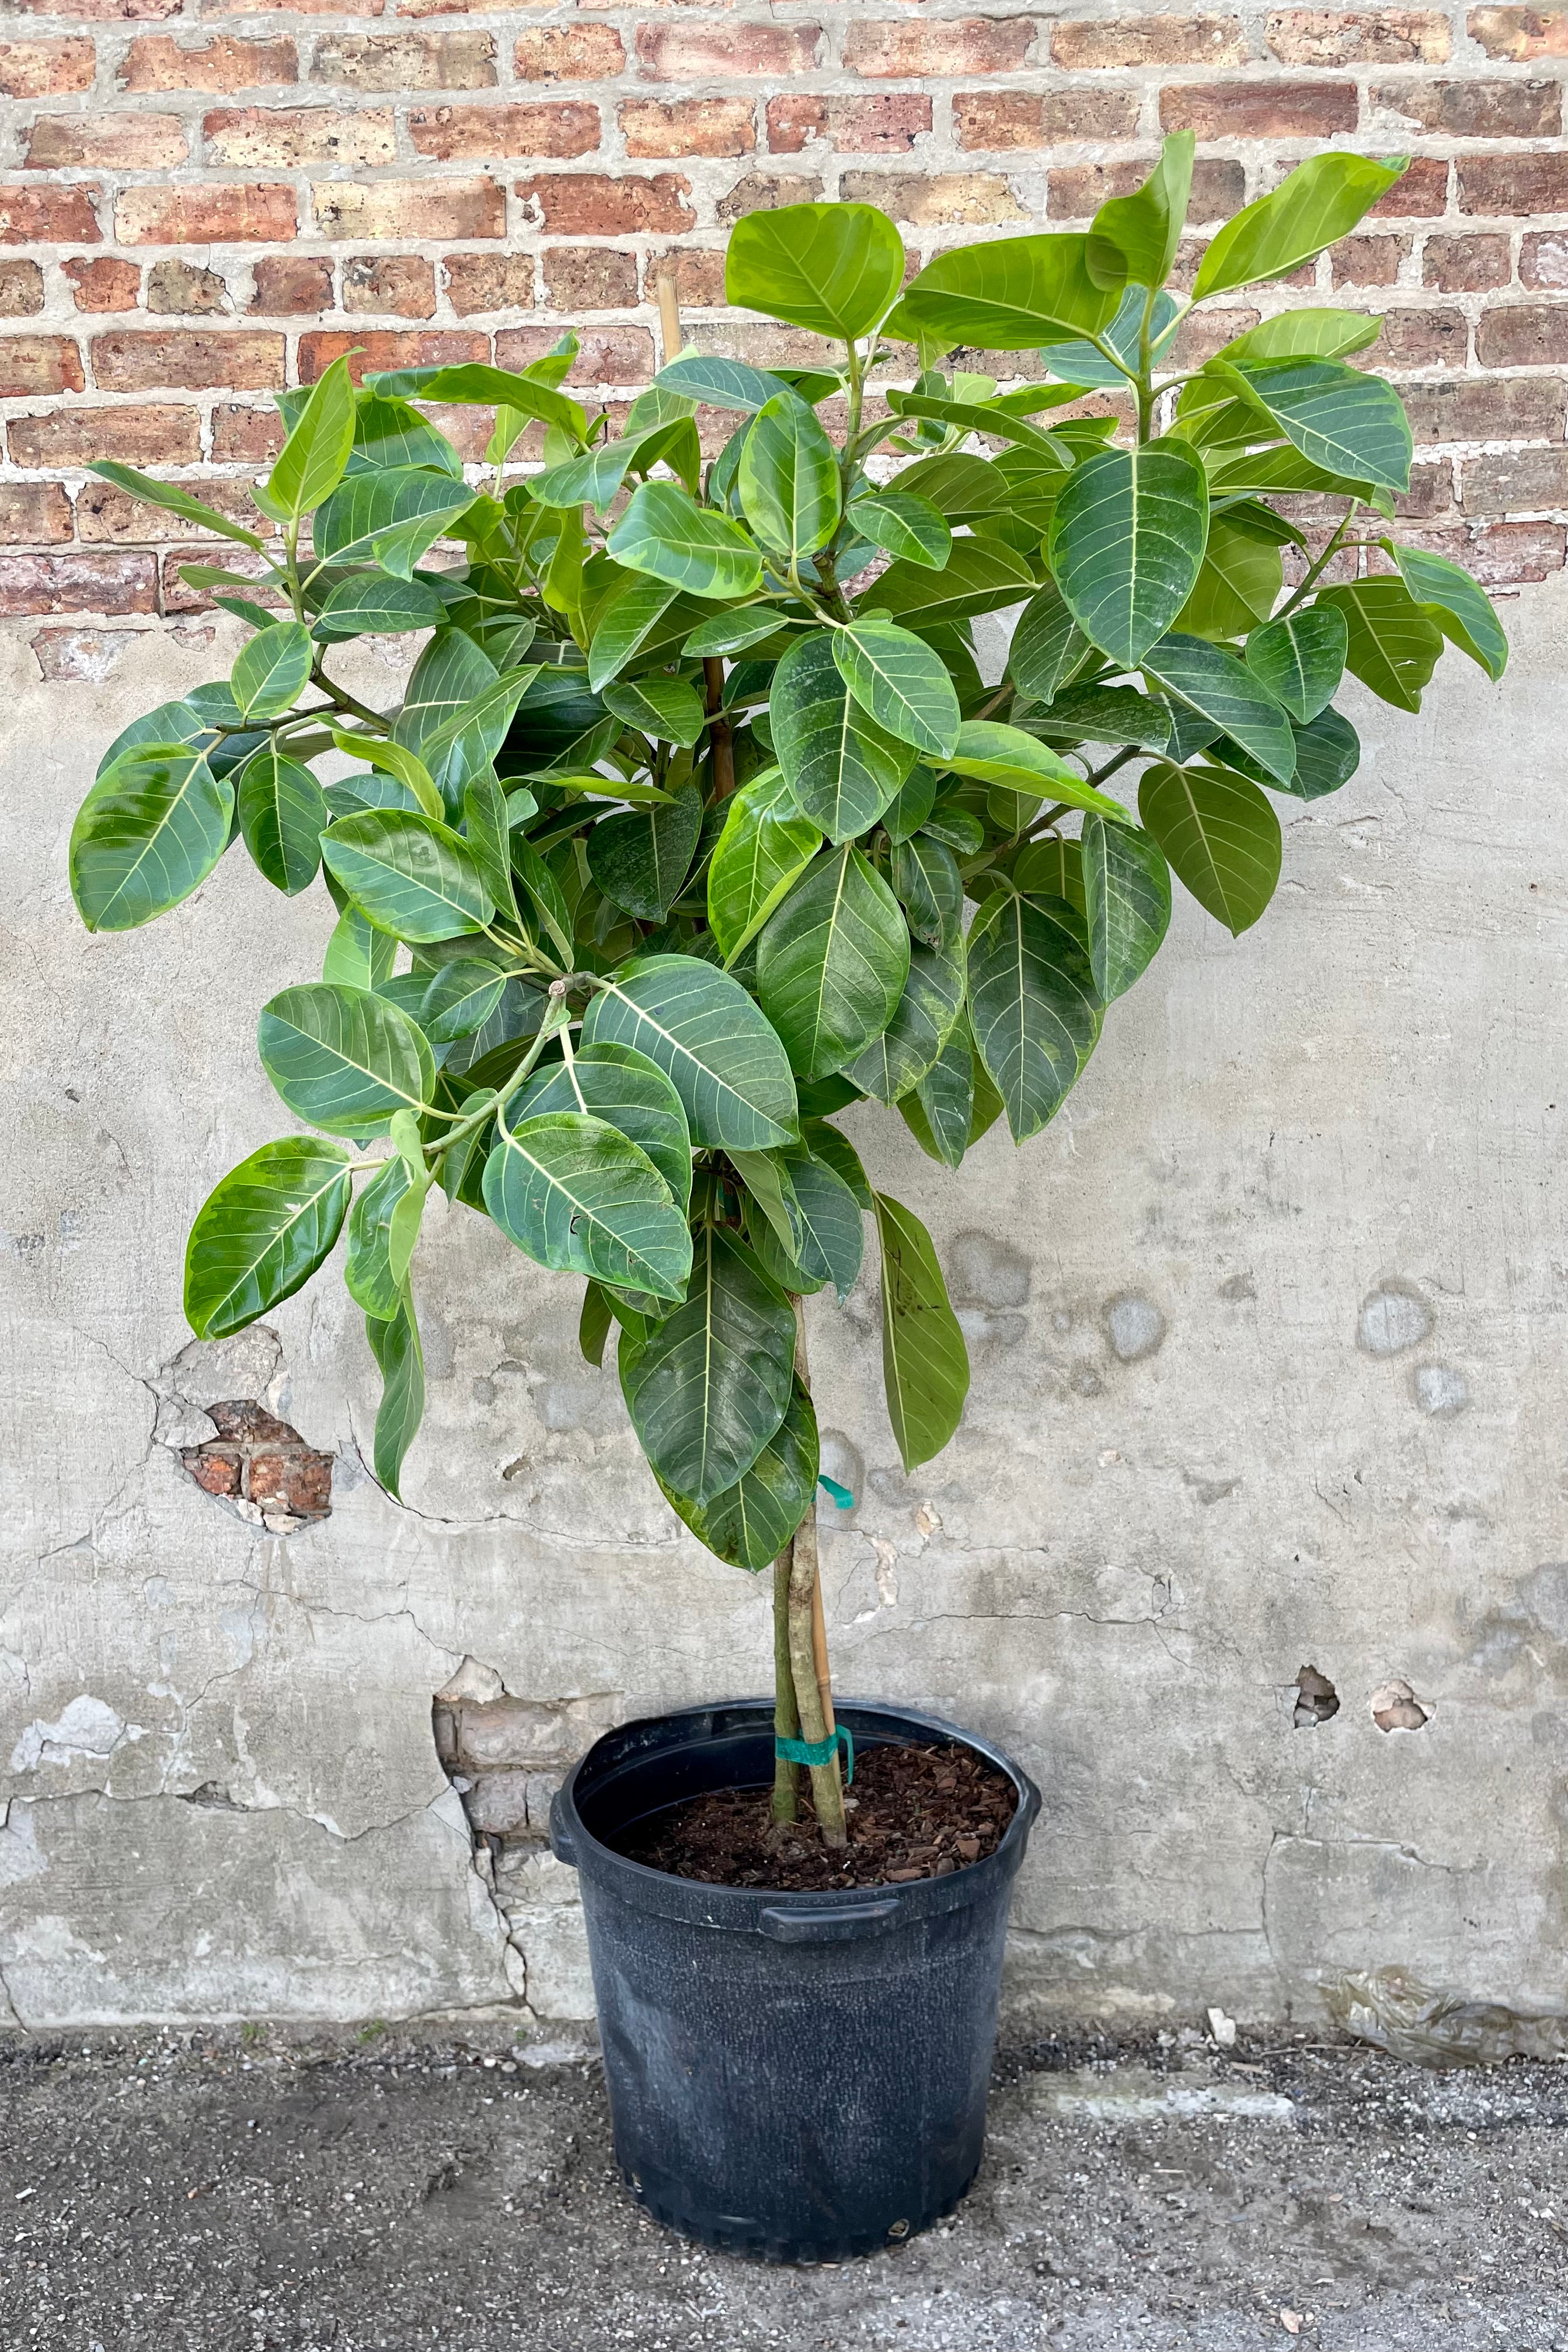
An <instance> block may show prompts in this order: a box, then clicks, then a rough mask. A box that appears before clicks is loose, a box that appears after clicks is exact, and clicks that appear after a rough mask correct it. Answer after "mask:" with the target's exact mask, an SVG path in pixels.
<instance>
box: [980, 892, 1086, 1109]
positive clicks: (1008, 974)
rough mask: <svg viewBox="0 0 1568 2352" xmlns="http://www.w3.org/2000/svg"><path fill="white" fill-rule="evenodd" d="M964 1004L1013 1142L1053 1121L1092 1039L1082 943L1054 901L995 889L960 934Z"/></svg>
mask: <svg viewBox="0 0 1568 2352" xmlns="http://www.w3.org/2000/svg"><path fill="white" fill-rule="evenodd" d="M969 1005H970V1019H971V1023H972V1024H973V1033H974V1041H975V1045H976V1046H977V1048H978V1050H979V1054H980V1058H981V1060H982V1061H983V1062H984V1065H985V1067H986V1069H987V1070H988V1071H989V1072H990V1074H991V1076H992V1077H993V1078H994V1081H995V1084H996V1089H997V1092H998V1093H999V1094H1000V1095H1001V1097H1002V1100H1003V1103H1004V1105H1005V1108H1006V1113H1007V1125H1008V1127H1009V1128H1010V1129H1012V1134H1013V1140H1014V1142H1015V1143H1023V1142H1024V1141H1026V1139H1027V1138H1028V1137H1029V1136H1031V1135H1036V1134H1037V1133H1038V1132H1039V1130H1040V1129H1041V1128H1042V1127H1044V1126H1045V1125H1046V1123H1047V1120H1048V1119H1051V1118H1055V1116H1056V1114H1057V1112H1058V1110H1059V1109H1060V1108H1061V1106H1062V1104H1063V1103H1064V1102H1065V1101H1066V1100H1067V1097H1068V1093H1069V1092H1070V1090H1071V1088H1072V1087H1073V1086H1074V1085H1075V1084H1076V1083H1077V1080H1078V1077H1079V1073H1080V1072H1081V1070H1082V1069H1083V1066H1084V1065H1085V1063H1086V1062H1087V1061H1088V1060H1089V1055H1090V1054H1091V1053H1092V1052H1093V1051H1094V1048H1095V1045H1096V1044H1097V1043H1098V1041H1099V1037H1100V1019H1101V1007H1100V996H1099V992H1097V990H1096V988H1095V985H1094V975H1093V972H1092V971H1091V969H1090V965H1089V948H1088V943H1087V941H1086V940H1085V938H1084V935H1083V931H1082V929H1081V928H1080V927H1079V922H1078V920H1077V919H1076V917H1075V916H1074V914H1073V912H1072V910H1071V909H1070V908H1068V906H1067V905H1066V904H1065V902H1064V901H1062V900H1060V899H1049V900H1047V901H1046V902H1045V903H1044V904H1043V905H1036V904H1035V903H1034V902H1033V901H1031V900H1029V899H1027V898H1016V897H1015V896H1014V894H1013V893H1012V891H1011V890H1006V891H999V892H998V893H997V895H996V896H995V897H994V898H992V899H991V900H990V901H989V902H988V904H987V905H986V906H984V908H982V909H981V912H980V913H979V915H978V916H977V917H976V918H975V920H974V923H973V928H972V929H971V931H970V934H969Z"/></svg>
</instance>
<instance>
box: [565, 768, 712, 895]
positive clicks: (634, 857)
mask: <svg viewBox="0 0 1568 2352" xmlns="http://www.w3.org/2000/svg"><path fill="white" fill-rule="evenodd" d="M701 830H702V795H701V793H700V792H699V790H698V788H697V786H696V785H695V784H685V785H683V786H682V787H681V789H680V791H679V793H677V794H676V795H675V798H674V799H673V800H671V801H668V802H666V803H665V804H664V805H663V807H654V808H646V809H628V810H626V812H624V813H623V814H621V815H619V816H611V817H605V818H602V819H601V820H600V822H599V823H598V824H596V825H595V827H594V830H593V832H592V833H591V834H590V835H588V871H589V873H590V874H591V875H592V876H593V877H594V879H595V882H596V883H597V884H598V886H599V887H600V889H601V890H602V891H603V892H604V894H605V898H608V899H609V900H610V901H611V903H612V905H614V906H616V907H621V908H624V909H625V910H626V913H627V914H628V915H635V916H636V917H637V920H638V921H639V922H644V923H662V922H663V921H664V919H665V918H666V916H667V915H668V912H669V909H670V908H671V906H672V905H673V904H674V902H675V900H676V899H677V898H679V896H680V889H681V885H682V883H684V881H685V879H686V877H687V874H688V873H689V870H690V866H691V859H692V855H693V853H694V852H695V850H696V847H697V837H698V835H699V834H700V832H701Z"/></svg>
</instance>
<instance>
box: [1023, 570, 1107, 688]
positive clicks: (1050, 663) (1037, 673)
mask: <svg viewBox="0 0 1568 2352" xmlns="http://www.w3.org/2000/svg"><path fill="white" fill-rule="evenodd" d="M1090 652H1091V647H1090V646H1089V639H1088V638H1087V637H1086V636H1085V635H1084V633H1083V631H1082V630H1081V629H1080V628H1079V625H1078V623H1077V622H1076V621H1075V620H1074V619H1073V616H1072V614H1071V613H1070V612H1069V611H1068V606H1067V604H1066V603H1065V601H1064V600H1063V597H1062V592H1061V590H1060V589H1059V588H1058V586H1057V583H1056V582H1055V581H1054V580H1047V583H1046V584H1045V586H1044V587H1043V588H1042V589H1040V591H1039V592H1038V593H1037V594H1036V595H1034V596H1031V597H1030V599H1029V601H1028V603H1027V604H1026V605H1025V607H1024V609H1023V611H1022V612H1021V613H1020V614H1019V615H1018V625H1017V626H1016V629H1015V630H1014V632H1013V642H1012V644H1011V646H1009V647H1008V650H1007V675H1008V677H1010V678H1011V679H1012V681H1013V683H1014V685H1015V686H1016V688H1017V689H1018V691H1019V693H1020V694H1025V695H1027V696H1028V698H1029V699H1030V701H1031V702H1040V703H1051V702H1054V701H1055V700H1056V698H1057V696H1058V694H1059V693H1060V692H1061V689H1062V688H1063V687H1064V686H1066V685H1067V683H1068V679H1069V678H1071V677H1074V676H1075V675H1076V673H1077V672H1078V671H1079V670H1080V669H1081V668H1082V667H1083V665H1084V663H1085V661H1086V660H1087V659H1088V658H1089V654H1090Z"/></svg>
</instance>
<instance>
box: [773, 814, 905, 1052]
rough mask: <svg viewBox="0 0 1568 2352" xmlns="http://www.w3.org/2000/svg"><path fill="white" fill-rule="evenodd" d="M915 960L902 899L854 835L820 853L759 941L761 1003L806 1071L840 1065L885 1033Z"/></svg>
mask: <svg viewBox="0 0 1568 2352" xmlns="http://www.w3.org/2000/svg"><path fill="white" fill-rule="evenodd" d="M909 970H910V935H909V931H908V929H906V927H905V924H904V919H903V916H902V914H901V913H900V908H899V902H898V900H897V899H896V898H894V896H893V894H892V892H891V891H890V890H889V887H888V886H887V884H886V883H885V882H884V881H883V879H882V877H881V876H880V875H879V874H878V873H876V872H875V871H874V870H873V868H872V867H871V866H869V865H868V863H867V861H866V859H865V858H864V857H863V856H861V855H860V852H859V851H858V849H857V848H856V847H855V846H854V845H853V843H849V842H847V843H846V844H845V845H843V846H842V847H841V848H837V849H832V850H829V851H827V852H826V854H825V855H823V856H820V857H818V858H817V860H816V863H815V865H813V866H811V868H810V869H809V870H808V872H807V873H806V875H805V878H804V879H803V880H802V881H801V882H799V883H798V884H797V885H796V887H795V889H794V890H793V891H791V893H790V895H789V897H788V898H786V899H785V900H784V903H783V905H782V906H781V907H780V908H778V910H777V912H776V913H775V914H774V915H773V917H772V918H771V919H770V920H769V922H768V924H767V926H766V928H765V929H764V930H763V934H762V937H761V939H760V940H759V941H758V943H757V992H758V995H759V996H760V998H761V1000H762V1006H763V1012H764V1013H766V1015H767V1017H768V1019H769V1021H770V1022H771V1023H772V1024H773V1029H774V1030H775V1031H776V1032H777V1034H778V1035H779V1037H780V1038H781V1039H782V1040H783V1042H784V1050H785V1052H786V1053H787V1054H788V1055H789V1059H790V1063H791V1066H792V1067H793V1068H795V1070H796V1071H797V1072H798V1073H799V1075H800V1076H802V1077H803V1078H820V1077H825V1076H826V1075H827V1074H828V1072H829V1071H832V1070H838V1069H842V1068H843V1067H844V1066H845V1064H846V1063H847V1062H851V1061H853V1060H854V1058H855V1056H856V1055H857V1054H858V1053H859V1052H860V1051H861V1050H862V1048H863V1047H864V1046H866V1045H869V1043H870V1041H871V1039H872V1038H873V1037H876V1036H879V1034H880V1033H881V1032H882V1031H883V1030H884V1029H885V1028H886V1027H887V1025H888V1024H889V1021H890V1020H891V1019H892V1017H893V1013H894V1011H895V1010H896V1008H897V1006H898V1003H899V1000H900V997H901V996H902V994H903V992H904V983H905V982H906V981H907V980H908V978H909Z"/></svg>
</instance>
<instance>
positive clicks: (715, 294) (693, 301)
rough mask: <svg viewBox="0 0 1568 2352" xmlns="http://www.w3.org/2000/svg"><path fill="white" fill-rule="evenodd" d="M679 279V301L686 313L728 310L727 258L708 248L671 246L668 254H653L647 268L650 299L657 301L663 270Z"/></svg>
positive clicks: (677, 296) (677, 289) (677, 282)
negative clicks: (726, 285)
mask: <svg viewBox="0 0 1568 2352" xmlns="http://www.w3.org/2000/svg"><path fill="white" fill-rule="evenodd" d="M666 269H668V270H669V271H671V272H672V273H673V275H674V278H675V299H676V300H677V301H678V302H679V304H680V306H681V308H682V310H722V309H723V308H724V300H725V297H724V256H723V255H722V253H715V252H711V251H710V250H709V249H708V248H706V247H692V246H689V245H687V246H681V245H674V246H671V247H669V249H668V252H666V253H661V254H655V255H651V256H650V257H649V259H648V265H647V299H648V300H649V301H650V302H651V301H652V300H653V299H655V285H656V281H657V278H658V275H659V273H660V272H661V271H662V270H666Z"/></svg>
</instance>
